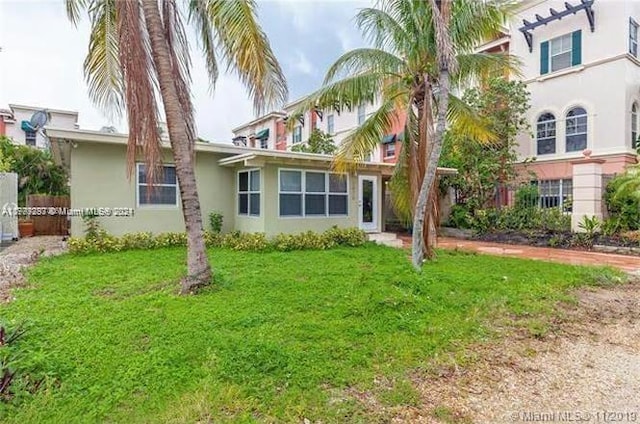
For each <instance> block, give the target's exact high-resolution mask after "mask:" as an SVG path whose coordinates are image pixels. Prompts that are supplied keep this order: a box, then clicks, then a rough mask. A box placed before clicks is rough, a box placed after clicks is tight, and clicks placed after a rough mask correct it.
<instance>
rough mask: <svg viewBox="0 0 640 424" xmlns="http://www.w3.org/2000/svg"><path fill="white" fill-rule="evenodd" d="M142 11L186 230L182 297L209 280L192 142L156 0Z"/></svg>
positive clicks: (146, 2)
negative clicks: (185, 259)
mask: <svg viewBox="0 0 640 424" xmlns="http://www.w3.org/2000/svg"><path fill="white" fill-rule="evenodd" d="M142 10H143V13H144V19H145V23H146V27H147V31H148V33H149V40H150V43H151V53H152V57H153V63H154V65H155V69H156V74H157V77H158V82H159V84H160V94H161V96H162V103H163V105H164V110H165V116H166V120H167V127H168V129H169V139H170V142H171V150H172V152H173V159H174V162H175V165H176V175H177V177H178V186H179V188H180V199H181V202H182V214H183V217H184V222H185V227H186V231H187V276H186V277H185V278H184V279H183V280H182V291H181V292H182V293H183V294H186V293H189V292H192V291H194V290H196V289H197V288H199V287H202V286H205V285H208V284H210V283H211V277H212V272H211V266H210V265H209V260H208V258H207V251H206V247H205V243H204V229H203V226H202V213H201V210H200V200H199V199H198V190H197V187H196V177H195V172H194V155H193V154H192V145H193V142H194V140H190V137H189V133H188V130H187V123H186V121H185V119H184V118H183V116H184V115H183V111H182V108H181V105H180V99H179V96H178V91H177V88H176V85H175V84H174V80H173V72H172V60H171V52H170V50H169V45H168V43H167V40H166V39H165V37H164V28H163V24H162V19H161V18H160V11H159V9H158V2H157V0H142Z"/></svg>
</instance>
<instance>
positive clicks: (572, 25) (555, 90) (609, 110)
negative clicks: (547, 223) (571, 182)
mask: <svg viewBox="0 0 640 424" xmlns="http://www.w3.org/2000/svg"><path fill="white" fill-rule="evenodd" d="M528 4H529V5H530V6H529V7H525V8H524V9H523V10H520V11H519V12H518V13H517V14H516V15H515V16H514V17H513V19H512V20H511V23H510V31H511V40H510V53H511V54H512V55H515V56H517V57H518V58H519V59H520V60H521V61H522V67H521V72H522V79H523V80H524V81H525V82H526V83H527V88H528V90H529V91H530V93H531V108H530V110H529V112H528V114H527V117H528V120H529V122H530V123H531V125H532V132H534V133H535V128H536V127H535V124H536V121H537V119H538V117H539V116H540V115H541V114H542V113H544V112H552V113H553V114H554V115H555V117H556V131H557V132H556V153H555V154H549V155H540V156H537V154H536V153H537V152H536V140H535V135H533V137H532V135H530V134H522V135H521V136H520V137H519V139H518V142H519V144H520V146H519V148H518V155H519V157H520V159H521V160H524V159H526V158H532V157H536V156H537V157H536V160H537V161H538V162H544V161H557V160H571V159H577V158H580V157H582V152H568V153H567V152H566V151H565V133H566V131H565V129H566V126H565V116H566V113H567V112H568V111H569V110H570V109H571V108H573V107H575V106H582V107H584V108H585V109H586V111H587V114H588V135H587V148H588V149H591V150H592V151H593V156H600V155H615V154H617V155H623V154H625V153H633V150H632V148H631V140H630V139H631V135H630V132H631V131H630V126H631V104H632V103H633V101H634V100H636V101H637V100H638V96H639V91H638V88H639V84H638V81H639V78H640V62H639V61H638V60H636V59H635V58H633V57H631V55H628V54H627V52H628V49H629V44H628V34H629V33H628V30H629V18H630V17H633V18H634V19H635V20H636V21H638V22H640V2H638V1H632V0H619V1H615V2H613V1H611V2H609V1H597V2H595V3H594V5H593V9H594V12H595V31H594V32H591V29H590V27H589V22H588V20H587V17H586V15H585V12H582V11H581V12H579V13H577V14H576V15H569V16H566V17H564V18H563V19H562V20H559V21H554V22H550V23H549V24H548V25H543V26H540V27H537V28H536V29H535V30H534V31H533V32H532V33H533V51H532V52H529V47H528V45H527V43H526V41H525V37H524V36H523V35H522V33H520V31H519V30H518V29H519V28H520V27H521V26H522V20H523V19H526V20H528V21H530V22H535V20H536V18H535V16H536V14H539V15H541V16H545V17H546V16H549V8H550V7H552V8H554V9H555V10H557V11H561V10H564V9H565V6H564V1H563V0H552V1H551V0H550V1H530V2H528ZM578 29H580V30H582V64H581V65H578V66H574V67H571V68H568V69H563V70H560V71H557V72H552V73H549V74H545V75H540V43H541V42H543V41H548V40H550V39H552V38H555V37H558V36H561V35H565V34H569V33H571V32H573V31H576V30H578Z"/></svg>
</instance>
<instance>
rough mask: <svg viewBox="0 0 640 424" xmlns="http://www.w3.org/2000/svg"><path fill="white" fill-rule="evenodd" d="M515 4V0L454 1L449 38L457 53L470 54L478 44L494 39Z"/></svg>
mask: <svg viewBox="0 0 640 424" xmlns="http://www.w3.org/2000/svg"><path fill="white" fill-rule="evenodd" d="M517 4H518V2H517V1H515V0H487V1H477V0H455V1H454V2H453V11H452V15H453V16H452V19H451V38H452V40H453V43H454V44H455V45H456V46H457V48H458V50H459V52H470V51H472V50H473V49H474V48H475V47H476V46H477V44H478V43H479V42H482V41H484V40H491V39H493V38H495V37H496V36H497V35H498V34H499V33H500V31H501V30H502V28H503V26H504V24H505V23H506V22H507V18H508V16H509V14H510V13H511V12H513V11H514V8H515V7H517Z"/></svg>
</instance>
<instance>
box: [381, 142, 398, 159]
mask: <svg viewBox="0 0 640 424" xmlns="http://www.w3.org/2000/svg"><path fill="white" fill-rule="evenodd" d="M382 146H383V148H384V157H385V158H391V157H394V156H395V155H396V143H387V144H383V145H382Z"/></svg>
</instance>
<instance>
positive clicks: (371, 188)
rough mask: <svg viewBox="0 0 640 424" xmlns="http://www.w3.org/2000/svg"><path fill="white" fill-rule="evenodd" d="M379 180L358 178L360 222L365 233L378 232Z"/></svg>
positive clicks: (361, 176) (368, 177) (362, 176)
mask: <svg viewBox="0 0 640 424" xmlns="http://www.w3.org/2000/svg"><path fill="white" fill-rule="evenodd" d="M377 185H378V178H377V177H370V176H365V175H360V176H359V177H358V222H359V225H360V228H361V229H362V230H364V231H369V232H372V231H377V230H378V188H377Z"/></svg>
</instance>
